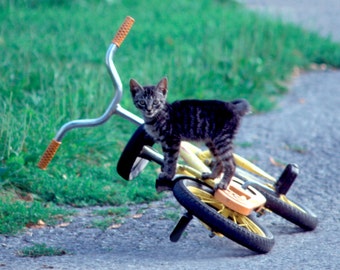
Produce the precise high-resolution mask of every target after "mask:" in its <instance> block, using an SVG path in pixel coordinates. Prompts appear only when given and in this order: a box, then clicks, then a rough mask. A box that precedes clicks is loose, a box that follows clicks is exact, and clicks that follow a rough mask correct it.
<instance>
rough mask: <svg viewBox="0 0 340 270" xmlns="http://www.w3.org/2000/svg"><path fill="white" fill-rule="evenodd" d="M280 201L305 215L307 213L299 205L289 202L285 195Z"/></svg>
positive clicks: (281, 196)
mask: <svg viewBox="0 0 340 270" xmlns="http://www.w3.org/2000/svg"><path fill="white" fill-rule="evenodd" d="M280 200H281V201H283V202H285V203H286V204H288V205H290V206H292V207H294V208H296V209H298V210H299V211H301V212H303V213H307V212H306V211H305V210H304V209H303V208H301V207H300V206H299V205H297V204H296V203H294V202H292V201H291V200H289V199H288V198H287V197H286V196H285V195H280Z"/></svg>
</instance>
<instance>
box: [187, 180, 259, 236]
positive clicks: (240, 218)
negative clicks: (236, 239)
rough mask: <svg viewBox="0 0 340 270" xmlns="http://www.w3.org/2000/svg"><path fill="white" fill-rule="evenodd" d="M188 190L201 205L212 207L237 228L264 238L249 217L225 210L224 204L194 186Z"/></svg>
mask: <svg viewBox="0 0 340 270" xmlns="http://www.w3.org/2000/svg"><path fill="white" fill-rule="evenodd" d="M187 188H188V190H189V191H190V192H191V193H192V194H194V195H195V196H196V197H197V198H199V199H200V200H201V201H202V202H203V203H205V204H208V205H209V206H211V207H213V208H214V209H216V210H217V212H218V213H220V214H221V215H222V216H224V217H226V218H228V219H230V220H232V221H233V222H234V223H235V224H237V225H238V226H241V227H244V228H245V229H247V230H248V231H250V232H252V233H255V234H257V235H259V236H262V237H266V234H265V233H264V232H263V230H262V229H261V228H260V227H259V226H258V225H256V224H255V223H254V222H253V221H252V220H251V219H250V218H249V217H247V216H244V215H241V214H239V213H237V212H235V211H233V210H231V209H229V208H227V207H226V206H225V205H224V204H222V203H220V202H218V201H217V200H216V199H215V198H214V196H213V195H212V194H210V193H209V192H206V191H204V190H202V189H200V188H197V187H194V186H188V187H187Z"/></svg>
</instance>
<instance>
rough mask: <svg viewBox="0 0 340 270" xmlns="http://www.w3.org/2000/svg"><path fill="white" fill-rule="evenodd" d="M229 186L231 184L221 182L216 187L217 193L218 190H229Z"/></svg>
mask: <svg viewBox="0 0 340 270" xmlns="http://www.w3.org/2000/svg"><path fill="white" fill-rule="evenodd" d="M228 186H229V182H223V181H221V182H219V183H218V184H217V185H216V186H215V188H214V189H215V191H216V190H217V189H222V190H226V189H227V188H228Z"/></svg>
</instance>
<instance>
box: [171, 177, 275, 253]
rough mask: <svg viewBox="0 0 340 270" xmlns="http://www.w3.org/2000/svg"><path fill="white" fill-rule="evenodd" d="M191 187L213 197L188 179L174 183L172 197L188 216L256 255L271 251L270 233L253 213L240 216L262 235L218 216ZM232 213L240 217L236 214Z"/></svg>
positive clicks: (214, 209)
mask: <svg viewBox="0 0 340 270" xmlns="http://www.w3.org/2000/svg"><path fill="white" fill-rule="evenodd" d="M191 187H199V188H201V189H202V190H204V192H207V193H209V194H211V196H213V195H212V194H213V190H212V189H211V188H209V187H206V186H204V185H202V184H199V183H197V181H194V180H193V179H189V178H184V179H181V180H178V181H176V183H175V185H174V188H173V193H174V196H175V198H176V199H177V201H178V202H179V203H180V204H181V205H182V206H183V207H184V208H186V209H187V211H188V212H189V213H190V214H192V215H193V216H195V217H196V218H198V219H199V220H201V221H202V222H203V223H204V224H206V225H207V226H208V227H210V229H211V230H212V231H213V232H216V233H220V234H223V235H224V236H225V237H227V238H229V239H231V240H233V241H234V242H236V243H238V244H240V245H242V246H244V247H246V248H248V249H250V250H252V251H255V252H257V253H268V252H269V251H270V250H271V249H272V247H273V245H274V237H273V235H272V233H271V232H270V231H269V230H268V229H267V228H265V227H264V226H262V225H261V224H259V222H258V219H257V218H256V216H255V215H254V214H253V213H252V214H251V215H250V216H242V218H244V219H245V220H246V221H247V222H249V224H251V225H252V226H255V227H256V229H258V230H260V232H261V233H262V234H263V235H259V234H257V233H255V232H252V231H251V230H249V229H248V228H247V227H242V226H240V225H238V224H237V223H235V222H236V221H234V220H231V219H229V218H228V217H225V216H223V215H222V214H219V213H218V212H217V209H216V208H215V207H213V206H212V205H209V204H208V203H205V202H203V201H202V200H201V199H200V198H198V197H197V196H196V195H195V194H193V193H192V192H191V191H190V190H189V188H191ZM224 208H225V207H224ZM228 211H229V210H228ZM230 211H232V210H230ZM232 212H233V211H232ZM234 213H235V214H236V215H239V216H241V215H240V214H238V213H236V212H234Z"/></svg>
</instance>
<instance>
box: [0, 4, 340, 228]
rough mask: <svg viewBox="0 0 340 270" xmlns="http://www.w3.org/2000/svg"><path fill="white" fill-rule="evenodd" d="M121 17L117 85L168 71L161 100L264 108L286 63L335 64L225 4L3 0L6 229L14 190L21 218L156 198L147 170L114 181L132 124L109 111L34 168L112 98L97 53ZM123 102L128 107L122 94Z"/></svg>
mask: <svg viewBox="0 0 340 270" xmlns="http://www.w3.org/2000/svg"><path fill="white" fill-rule="evenodd" d="M127 15H131V16H132V17H134V18H135V20H136V23H135V25H134V27H133V28H132V30H131V32H130V34H129V36H128V37H127V38H126V41H125V42H124V43H123V45H122V46H121V48H120V49H119V51H118V53H117V55H116V58H115V61H116V66H117V69H118V71H119V74H120V75H121V79H122V82H123V86H124V89H128V81H129V79H130V78H131V77H133V78H135V79H137V80H138V81H139V82H141V83H143V84H149V83H156V82H158V81H159V79H160V78H161V77H162V76H165V75H166V76H167V77H168V78H169V83H170V89H169V99H170V101H173V100H176V99H183V98H202V99H203V98H206V99H212V98H214V99H223V100H229V99H233V98H236V97H244V98H247V99H248V100H249V101H250V102H251V104H252V105H253V107H254V110H255V111H257V112H265V111H268V110H270V109H272V108H273V107H274V106H275V102H276V100H277V98H279V97H280V95H282V94H283V93H284V92H285V91H286V87H285V84H286V82H287V80H289V78H290V76H291V73H292V71H293V69H294V68H295V67H299V68H302V69H308V68H309V66H310V65H311V64H312V63H317V64H321V63H325V64H327V65H331V66H334V67H339V66H340V46H339V44H336V43H333V42H332V41H331V40H330V39H327V38H320V37H319V36H318V35H317V34H315V33H309V32H306V31H303V30H301V29H300V28H298V27H296V26H294V25H291V24H283V23H282V22H279V21H272V20H270V19H268V18H264V17H263V16H259V15H256V14H254V13H252V12H250V11H247V10H245V9H244V8H243V7H242V6H240V5H238V4H235V3H234V2H232V1H227V0H225V1H222V0H220V1H217V0H215V1H210V0H202V1H196V2H195V1H189V0H182V1H171V2H169V1H156V0H150V1H135V0H127V1H114V0H110V1H109V0H107V1H99V0H97V1H96V0H88V1H85V0H78V1H57V0H48V1H38V0H25V1H19V0H2V1H0V50H1V53H2V54H1V55H2V61H1V63H0V93H1V95H0V104H1V105H0V119H1V122H0V188H1V193H0V199H1V200H0V202H1V204H0V209H1V210H0V211H2V212H1V213H3V212H4V213H5V214H3V216H4V217H5V218H6V219H8V220H12V222H10V223H11V224H13V227H14V223H16V222H17V219H16V218H15V217H14V216H13V215H14V214H13V213H14V211H4V210H3V209H7V208H8V209H10V208H11V207H13V209H15V207H17V203H19V202H18V200H16V201H15V203H13V202H12V201H11V200H8V199H7V198H8V196H9V195H8V194H13V191H15V192H18V191H20V192H26V193H28V194H33V195H34V198H38V199H34V203H33V204H32V203H31V202H25V201H22V202H20V203H21V204H23V205H26V206H27V207H26V208H27V213H26V214H27V215H28V212H30V211H31V210H30V209H31V208H32V207H33V206H32V205H36V206H37V207H38V205H39V206H40V209H42V210H44V209H45V210H46V211H47V212H48V211H49V210H50V209H49V208H48V207H46V205H51V206H52V205H53V206H55V205H73V206H86V205H113V206H117V205H122V204H126V203H132V202H135V203H139V202H146V201H150V200H155V199H157V198H159V196H158V195H157V194H156V192H155V190H154V180H155V178H156V175H157V169H158V167H157V166H155V165H151V166H149V167H148V168H147V170H146V171H145V173H143V174H142V176H140V177H139V178H138V179H136V180H135V181H132V182H125V181H124V180H122V179H121V178H120V177H119V176H118V175H117V173H116V171H115V166H116V163H117V160H118V158H119V155H120V152H121V151H122V149H123V147H124V145H125V144H126V142H127V140H128V138H129V136H130V135H131V133H132V132H133V130H134V129H135V126H133V125H132V124H130V123H126V121H124V120H122V119H120V118H118V117H116V116H114V117H113V118H112V119H111V120H110V121H109V122H108V123H106V124H105V125H103V126H100V127H96V128H92V129H82V130H74V131H71V132H69V133H68V134H67V135H66V137H65V138H64V139H63V144H62V146H61V147H60V149H59V151H58V153H57V155H56V157H55V158H54V160H53V161H52V163H51V164H50V165H49V167H48V170H47V171H40V170H39V169H37V167H36V163H37V162H38V160H39V158H40V156H41V154H42V153H43V151H44V150H45V148H46V147H47V145H48V144H49V142H50V140H51V139H52V138H53V137H54V136H55V134H56V131H57V130H58V129H59V128H60V127H61V126H62V125H63V124H64V123H66V122H68V121H70V120H73V119H79V118H95V117H98V116H100V115H101V114H102V113H103V112H104V110H105V109H106V107H107V106H108V104H109V103H110V101H111V98H112V96H113V90H112V84H111V81H110V79H109V76H108V75H107V71H106V67H105V63H104V58H105V53H106V49H107V46H108V44H109V43H110V41H111V39H112V37H113V35H114V33H115V32H116V30H117V28H118V27H119V25H120V24H121V22H122V21H123V20H124V18H125V17H126V16H127ZM126 92H127V91H126ZM121 103H122V105H123V106H124V107H126V108H127V109H129V110H131V111H132V112H136V110H135V109H134V108H133V105H132V102H131V99H130V96H129V94H128V93H125V94H124V97H123V100H122V102H121ZM56 209H59V210H58V211H61V209H60V208H58V207H56ZM22 211H23V212H25V211H24V210H22ZM43 212H44V211H41V212H39V211H38V212H37V214H36V215H37V218H39V219H41V217H40V216H43ZM39 215H40V216H39ZM24 216H26V215H24ZM29 219H30V218H29V215H28V217H27V218H25V219H24V220H23V221H22V223H20V224H19V225H18V227H22V226H24V224H26V223H27V222H28V221H29ZM2 223H3V221H2V219H1V224H2ZM14 231H15V230H14ZM4 232H6V230H5V231H1V232H0V233H4Z"/></svg>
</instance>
